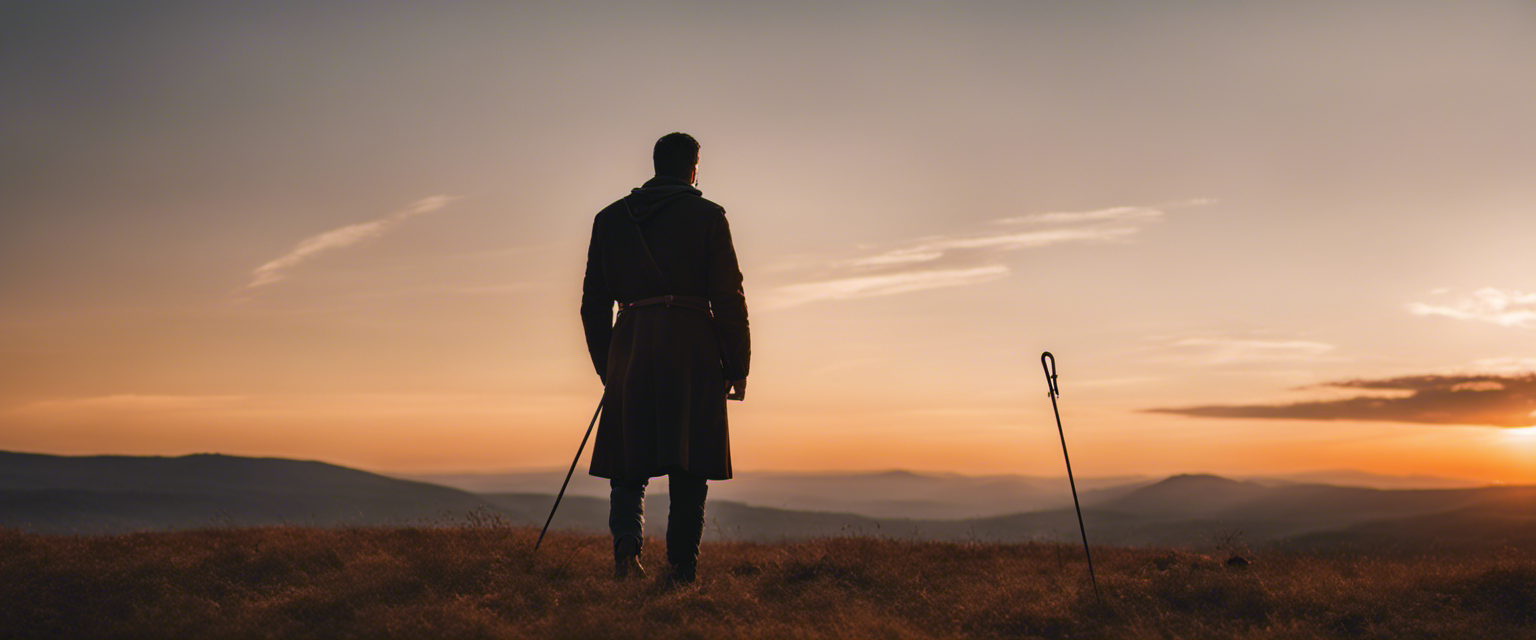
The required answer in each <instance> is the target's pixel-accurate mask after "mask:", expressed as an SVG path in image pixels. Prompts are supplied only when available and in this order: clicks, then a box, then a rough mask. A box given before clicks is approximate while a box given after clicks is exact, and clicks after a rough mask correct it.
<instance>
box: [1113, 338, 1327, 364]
mask: <svg viewBox="0 0 1536 640" xmlns="http://www.w3.org/2000/svg"><path fill="white" fill-rule="evenodd" d="M1150 340H1152V341H1153V344H1152V345H1151V346H1148V347H1145V348H1143V349H1141V350H1142V351H1144V352H1149V353H1148V357H1147V359H1149V360H1153V361H1178V362H1186V363H1191V364H1202V365H1224V364H1242V363H1265V362H1297V361H1317V360H1322V359H1325V358H1330V357H1331V356H1330V355H1329V354H1331V353H1332V352H1333V351H1334V349H1335V347H1334V345H1331V344H1328V343H1326V342H1318V341H1315V340H1300V339H1295V338H1269V337H1238V336H1230V335H1206V336H1192V337H1169V336H1158V337H1155V338H1150Z"/></svg>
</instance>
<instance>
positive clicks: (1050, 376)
mask: <svg viewBox="0 0 1536 640" xmlns="http://www.w3.org/2000/svg"><path fill="white" fill-rule="evenodd" d="M1040 366H1041V367H1042V368H1044V369H1045V383H1046V384H1047V385H1049V386H1050V391H1049V393H1050V396H1051V397H1052V398H1058V397H1060V396H1061V388H1060V387H1057V386H1056V356H1053V355H1051V352H1049V351H1045V352H1042V353H1041V354H1040Z"/></svg>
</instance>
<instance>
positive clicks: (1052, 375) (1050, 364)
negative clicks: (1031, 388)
mask: <svg viewBox="0 0 1536 640" xmlns="http://www.w3.org/2000/svg"><path fill="white" fill-rule="evenodd" d="M1040 366H1041V367H1044V368H1045V383H1046V385H1047V386H1048V387H1049V388H1050V391H1049V394H1050V396H1051V411H1052V412H1054V413H1055V414H1056V433H1058V434H1061V457H1062V459H1063V460H1066V462H1067V485H1068V486H1070V487H1072V507H1073V508H1075V509H1077V530H1078V531H1080V532H1082V534H1083V554H1084V555H1086V556H1088V580H1089V581H1090V582H1092V583H1093V597H1094V599H1096V600H1098V601H1099V604H1104V598H1103V596H1100V595H1099V579H1098V578H1096V577H1094V575H1093V552H1092V551H1089V550H1088V528H1087V527H1084V526H1083V507H1082V505H1080V504H1078V502H1077V481H1075V480H1073V479H1072V458H1071V457H1069V456H1068V455H1067V432H1066V431H1064V430H1062V428H1061V409H1059V408H1057V407H1056V396H1059V395H1061V389H1060V388H1058V387H1057V386H1056V356H1053V355H1051V352H1049V351H1046V352H1044V353H1041V354H1040Z"/></svg>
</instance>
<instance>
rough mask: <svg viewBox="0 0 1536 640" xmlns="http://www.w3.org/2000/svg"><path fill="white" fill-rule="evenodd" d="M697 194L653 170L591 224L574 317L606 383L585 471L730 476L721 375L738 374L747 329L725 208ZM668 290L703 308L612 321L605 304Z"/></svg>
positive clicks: (638, 311)
mask: <svg viewBox="0 0 1536 640" xmlns="http://www.w3.org/2000/svg"><path fill="white" fill-rule="evenodd" d="M702 195H703V194H702V193H701V192H699V190H698V189H694V188H693V187H691V186H689V185H688V184H687V183H685V182H684V181H682V180H680V179H677V178H671V177H666V176H657V177H655V178H652V179H651V180H649V181H647V182H646V183H645V185H644V186H642V187H640V188H637V189H634V190H632V191H631V192H630V195H628V196H625V197H624V198H623V199H620V200H619V201H617V202H614V203H613V204H611V205H608V206H607V207H606V208H604V209H603V210H602V211H601V212H599V213H598V214H597V219H596V221H594V222H593V225H592V244H591V246H590V248H589V249H588V250H587V274H586V279H585V281H584V282H583V284H582V296H581V322H582V325H583V327H584V328H585V330H586V334H587V350H588V351H589V352H590V353H591V355H592V364H593V365H594V366H596V367H597V374H598V375H599V376H601V377H602V378H603V381H604V384H605V386H606V388H607V391H606V393H605V395H604V397H603V415H602V422H601V423H599V425H598V428H597V441H596V442H595V443H594V444H593V446H592V471H591V473H592V475H594V476H599V477H603V478H649V477H654V476H658V475H663V474H666V473H668V472H669V471H672V470H674V469H683V470H686V471H690V472H693V473H696V474H699V475H702V476H704V477H705V478H709V479H712V480H724V479H727V478H730V477H731V441H730V432H729V430H728V428H727V426H726V418H725V394H726V388H727V381H729V380H741V379H745V378H746V377H747V366H748V362H749V360H750V358H751V352H752V349H751V338H750V335H749V332H748V329H747V303H746V297H745V295H744V294H743V292H742V286H741V269H740V268H739V267H738V266H737V264H736V249H735V248H734V247H733V246H732V245H731V230H730V227H729V226H728V225H727V224H726V221H725V209H724V208H722V207H720V205H717V204H715V203H713V202H710V201H708V200H705V199H704V198H703V197H701V196H702ZM626 204H627V205H628V206H626ZM640 233H644V234H645V243H646V244H647V245H649V247H650V253H651V255H652V256H653V257H654V259H655V261H656V263H657V266H659V267H660V269H661V272H662V277H658V274H657V273H656V270H655V269H653V268H652V267H651V266H650V262H649V259H648V258H647V257H646V255H645V249H644V248H643V247H642V244H641V241H640V236H639V235H638V234H640ZM669 294H670V295H677V296H698V297H701V298H707V299H708V300H709V303H710V307H711V310H712V311H711V312H705V311H702V310H699V309H691V308H687V307H680V306H665V305H653V306H642V307H634V308H631V309H628V310H626V311H623V312H621V313H619V314H618V320H617V321H616V322H615V321H614V316H613V308H614V302H615V301H617V302H624V303H630V302H634V301H637V300H643V299H646V298H652V297H656V296H663V295H669Z"/></svg>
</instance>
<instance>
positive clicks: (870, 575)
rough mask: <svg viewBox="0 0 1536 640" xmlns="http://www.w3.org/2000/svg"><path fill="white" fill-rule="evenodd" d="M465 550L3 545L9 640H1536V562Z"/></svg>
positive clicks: (790, 548) (202, 537)
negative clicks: (628, 562) (670, 574)
mask: <svg viewBox="0 0 1536 640" xmlns="http://www.w3.org/2000/svg"><path fill="white" fill-rule="evenodd" d="M537 534H538V532H537V531H536V530H533V529H529V528H508V527H503V526H497V525H496V524H495V523H487V522H479V523H471V524H469V525H467V526H461V527H446V528H356V529H317V528H301V527H268V528H246V529H234V528H231V529H204V530H198V531H186V532H166V533H137V534H128V535H115V536H52V535H35V534H24V533H18V532H15V531H7V530H0V602H4V607H0V637H5V638H96V637H102V638H105V637H123V638H132V637H153V638H173V637H174V638H236V637H239V638H301V637H303V638H709V639H722V638H928V637H934V638H1035V637H1039V638H1084V637H1086V638H1107V637H1115V638H1218V637H1219V638H1302V637H1321V638H1429V637H1435V638H1536V550H1531V549H1510V548H1505V549H1494V550H1489V551H1488V552H1487V553H1485V554H1465V553H1463V554H1458V555H1448V554H1447V555H1438V556H1424V555H1420V556H1408V555H1397V556H1388V555H1361V554H1331V555H1321V554H1287V553H1264V552H1259V553H1245V555H1246V556H1247V557H1248V558H1250V559H1251V560H1252V564H1251V565H1249V566H1247V567H1243V568H1236V567H1229V566H1227V564H1226V563H1225V562H1224V561H1225V560H1226V559H1227V556H1228V555H1230V552H1216V553H1207V554H1200V553H1193V552H1182V551H1171V550H1167V549H1125V548H1108V547H1105V548H1096V549H1095V562H1096V565H1097V567H1098V569H1099V583H1100V587H1101V588H1102V590H1103V593H1104V599H1105V603H1104V605H1103V606H1100V605H1098V604H1096V603H1095V600H1094V596H1093V593H1092V590H1091V589H1090V588H1089V586H1088V582H1087V577H1086V574H1085V567H1084V564H1083V561H1082V556H1081V549H1080V548H1076V547H1072V546H1062V545H1051V544H1020V545H1001V544H965V543H958V544H957V543H935V542H913V541H903V540H900V539H877V538H860V537H845V538H826V539H820V540H814V541H808V542H786V543H779V544H757V543H745V542H721V543H707V544H706V545H705V548H704V553H703V557H702V559H701V565H700V577H701V582H700V583H699V584H696V585H693V586H689V587H683V588H678V589H670V590H669V589H667V588H665V587H664V583H663V581H661V580H659V579H657V577H656V574H658V573H660V572H659V571H658V569H659V568H660V567H661V565H662V561H661V558H660V553H661V551H660V550H661V548H662V545H661V544H659V541H656V540H652V541H649V542H648V543H647V548H646V558H645V560H646V564H647V566H648V568H650V569H651V573H652V577H651V578H649V579H647V580H644V581H632V582H624V583H618V582H614V581H613V580H612V579H611V578H610V577H609V572H610V571H611V560H610V558H611V555H610V554H611V552H610V546H609V541H608V539H607V538H606V537H603V536H594V535H583V534H572V533H558V534H552V535H551V537H550V539H548V540H546V541H545V546H544V549H542V550H541V551H540V554H539V557H537V558H533V557H531V555H530V553H529V552H530V549H531V548H532V546H533V541H534V538H535V537H536V536H537Z"/></svg>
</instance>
